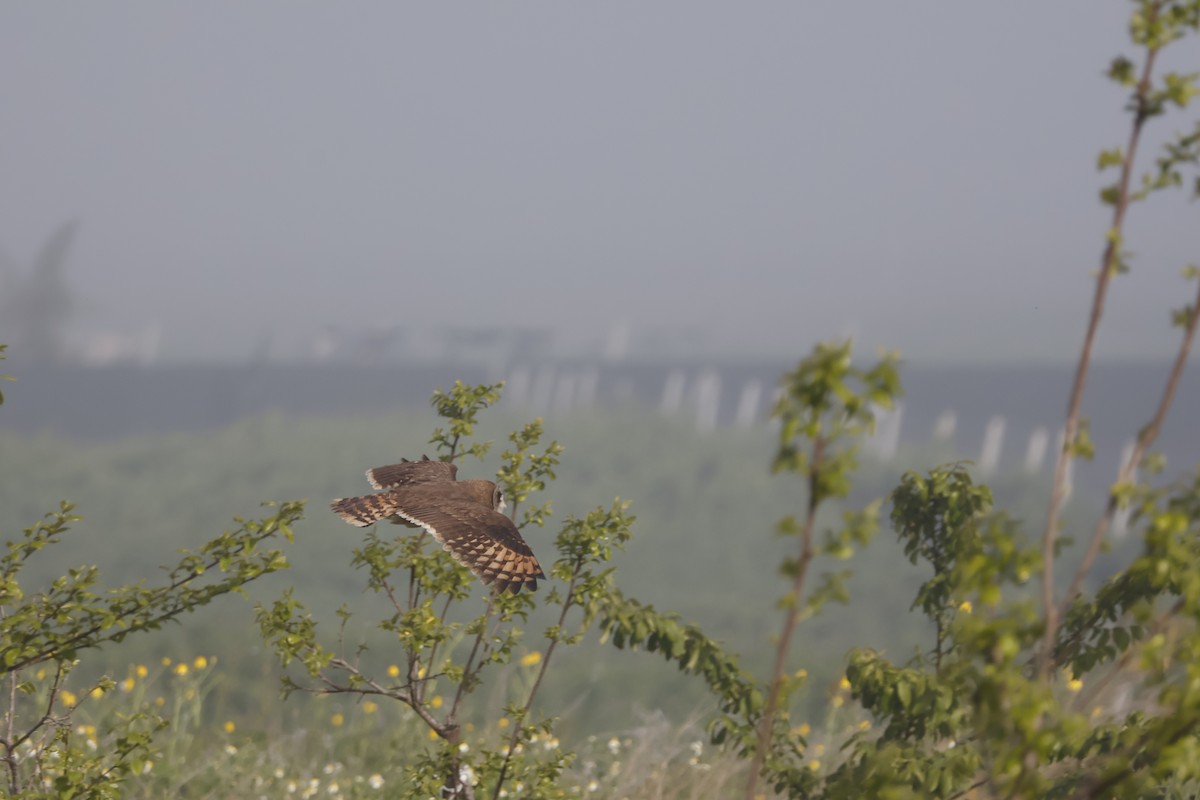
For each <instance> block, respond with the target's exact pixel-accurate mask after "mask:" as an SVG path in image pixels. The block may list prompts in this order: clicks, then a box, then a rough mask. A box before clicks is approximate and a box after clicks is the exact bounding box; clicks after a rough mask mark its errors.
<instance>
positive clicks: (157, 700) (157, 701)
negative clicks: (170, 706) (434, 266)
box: [154, 694, 167, 708]
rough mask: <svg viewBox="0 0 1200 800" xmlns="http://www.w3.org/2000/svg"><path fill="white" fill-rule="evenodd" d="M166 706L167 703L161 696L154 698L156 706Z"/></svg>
mask: <svg viewBox="0 0 1200 800" xmlns="http://www.w3.org/2000/svg"><path fill="white" fill-rule="evenodd" d="M166 704H167V701H166V700H163V698H162V695H161V694H160V695H159V696H158V697H156V698H154V705H156V706H158V707H159V708H162V707H163V706H165V705H166Z"/></svg>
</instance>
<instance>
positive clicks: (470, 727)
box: [463, 722, 475, 733]
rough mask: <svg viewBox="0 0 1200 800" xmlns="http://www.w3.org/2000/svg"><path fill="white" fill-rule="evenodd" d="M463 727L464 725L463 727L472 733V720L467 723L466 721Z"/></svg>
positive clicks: (473, 728) (473, 730)
mask: <svg viewBox="0 0 1200 800" xmlns="http://www.w3.org/2000/svg"><path fill="white" fill-rule="evenodd" d="M463 727H465V728H466V729H467V733H474V732H475V723H473V722H468V723H467V724H466V725H464V726H463Z"/></svg>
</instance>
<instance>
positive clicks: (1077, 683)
mask: <svg viewBox="0 0 1200 800" xmlns="http://www.w3.org/2000/svg"><path fill="white" fill-rule="evenodd" d="M1082 688H1083V681H1081V680H1079V678H1071V680H1069V681H1067V689H1069V690H1070V691H1071V693H1072V694H1074V693H1076V692H1078V691H1079V690H1081V689H1082Z"/></svg>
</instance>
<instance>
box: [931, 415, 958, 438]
mask: <svg viewBox="0 0 1200 800" xmlns="http://www.w3.org/2000/svg"><path fill="white" fill-rule="evenodd" d="M957 427H958V416H957V415H956V414H955V413H954V412H953V411H950V410H948V409H947V410H946V411H943V412H942V415H941V416H940V417H938V418H937V422H936V423H935V424H934V426H933V438H935V439H953V438H954V429H955V428H957Z"/></svg>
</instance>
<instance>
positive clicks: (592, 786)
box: [587, 781, 600, 792]
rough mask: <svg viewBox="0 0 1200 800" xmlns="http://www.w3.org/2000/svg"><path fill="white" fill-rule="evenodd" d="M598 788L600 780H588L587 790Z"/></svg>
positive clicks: (591, 790) (592, 790)
mask: <svg viewBox="0 0 1200 800" xmlns="http://www.w3.org/2000/svg"><path fill="white" fill-rule="evenodd" d="M599 788H600V782H599V781H588V785H587V790H588V791H589V792H594V791H596V790H597V789H599Z"/></svg>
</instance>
